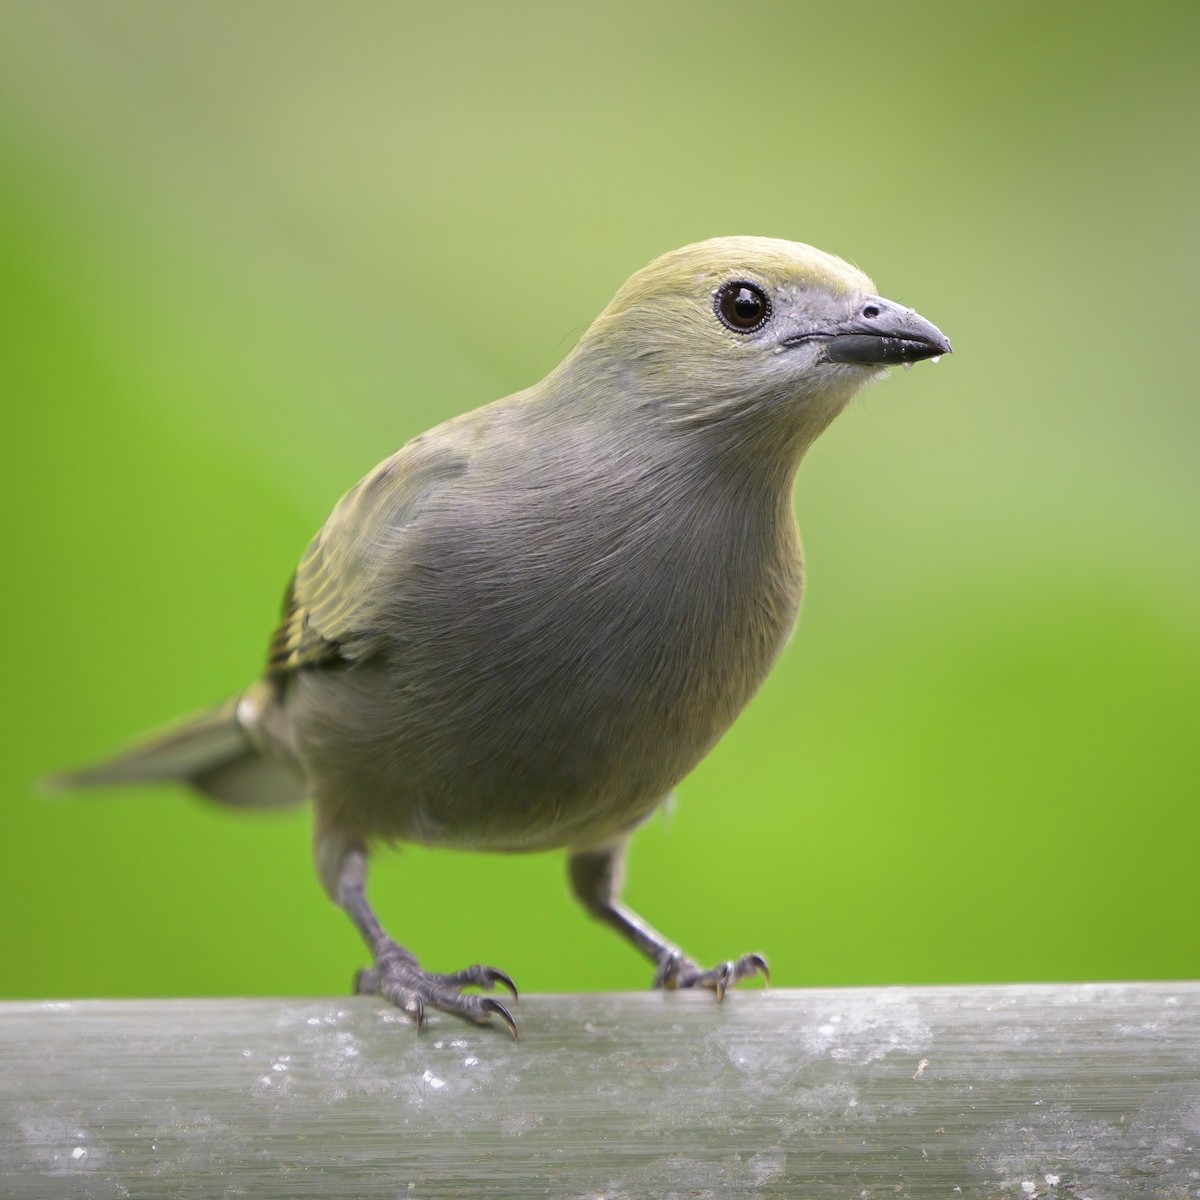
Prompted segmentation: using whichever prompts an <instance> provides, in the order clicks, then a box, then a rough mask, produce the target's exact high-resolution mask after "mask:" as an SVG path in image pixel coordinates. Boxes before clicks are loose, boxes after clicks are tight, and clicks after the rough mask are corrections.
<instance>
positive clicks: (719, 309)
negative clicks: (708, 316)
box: [713, 279, 771, 333]
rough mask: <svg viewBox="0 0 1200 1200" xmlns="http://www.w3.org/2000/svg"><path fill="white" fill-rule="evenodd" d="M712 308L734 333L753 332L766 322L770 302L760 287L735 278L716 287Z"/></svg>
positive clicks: (769, 313) (769, 312) (769, 311)
mask: <svg viewBox="0 0 1200 1200" xmlns="http://www.w3.org/2000/svg"><path fill="white" fill-rule="evenodd" d="M713 310H714V311H715V312H716V314H717V316H718V317H720V318H721V320H722V321H724V323H725V324H726V325H728V326H729V328H730V329H732V330H733V331H734V332H735V333H753V332H754V331H755V330H756V329H761V328H762V327H763V326H764V325H765V324H766V323H767V318H768V317H769V316H770V315H771V302H770V301H769V300H768V299H767V297H766V294H765V293H764V292H763V290H762V289H761V288H759V287H756V286H755V285H754V284H752V283H745V282H743V281H742V280H740V279H735V280H734V281H733V282H732V283H723V284H721V286H720V287H719V288H717V294H716V295H715V296H714V297H713Z"/></svg>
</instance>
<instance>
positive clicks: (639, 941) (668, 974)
mask: <svg viewBox="0 0 1200 1200" xmlns="http://www.w3.org/2000/svg"><path fill="white" fill-rule="evenodd" d="M624 857H625V844H624V843H623V842H622V843H620V844H619V845H614V846H607V847H604V848H602V849H599V850H582V851H577V852H576V853H574V854H572V855H571V857H570V859H569V860H568V864H567V869H568V872H569V874H570V878H571V888H572V890H573V891H574V893H575V895H576V896H577V897H578V898H579V901H580V902H581V903H582V904H583V906H584V908H586V909H587V910H588V912H589V913H591V914H592V916H593V917H596V918H597V919H598V920H601V921H603V922H604V923H605V924H606V925H610V926H611V927H612V928H613V929H615V930H616V931H617V932H618V933H619V934H620V935H621V936H622V937H623V938H625V940H626V941H629V942H632V943H633V945H634V946H636V947H637V948H638V949H639V950H640V951H641V952H642V953H643V954H644V955H645V956H646V957H647V958H648V959H650V961H651V962H653V963H654V965H655V968H656V970H655V973H654V986H655V987H658V988H692V987H703V988H710V989H711V990H712V991H714V992H716V994H717V999H718V1000H723V999H724V998H725V989H726V988H727V987H730V986H731V985H733V984H736V983H737V982H738V981H739V980H742V979H747V978H749V977H750V976H751V975H762V976H763V978H764V979H766V980H767V981H768V982H769V981H770V978H771V973H770V970H769V969H768V967H767V960H766V959H765V958H763V956H762V955H761V954H743V955H742V956H741V958H735V959H730V960H729V961H727V962H723V963H720V964H719V965H718V966H715V967H713V968H711V969H710V970H707V971H706V970H704V968H703V967H701V966H699V965H698V964H697V963H696V962H694V961H693V960H692V959H690V958H688V956H687V955H686V954H684V953H683V951H682V950H680V949H679V947H678V946H675V945H673V944H672V943H671V942H669V941H667V939H666V938H665V937H663V935H662V934H661V933H659V932H658V930H657V929H654V928H653V927H651V926H650V925H647V924H646V922H645V921H643V920H642V918H641V917H639V916H638V915H637V913H635V912H634V911H633V910H632V909H630V908H626V906H625V905H624V904H622V903H621V902H620V899H619V896H620V892H621V882H622V875H623V870H622V868H623V863H624Z"/></svg>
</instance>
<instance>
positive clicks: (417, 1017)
mask: <svg viewBox="0 0 1200 1200" xmlns="http://www.w3.org/2000/svg"><path fill="white" fill-rule="evenodd" d="M404 1011H405V1012H406V1013H408V1014H409V1016H411V1017H412V1019H413V1023H414V1024H415V1025H416V1027H417V1032H418V1033H420V1032H421V1029H422V1027H423V1026H424V1024H425V1001H424V1000H422V999H421V994H420V992H413V994H412V995H411V996H410V997H409V998H408V999H407V1000H406V1001H405V1002H404Z"/></svg>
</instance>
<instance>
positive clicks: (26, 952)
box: [0, 0, 1200, 996]
mask: <svg viewBox="0 0 1200 1200" xmlns="http://www.w3.org/2000/svg"><path fill="white" fill-rule="evenodd" d="M1198 35H1200V8H1198V7H1197V6H1196V5H1195V4H1194V3H1191V2H1188V3H1182V4H1175V5H1172V4H1169V3H1168V4H1158V5H1151V6H1144V7H1142V8H1140V9H1137V10H1136V11H1135V9H1133V8H1131V7H1129V6H1128V5H1118V4H1104V3H1101V4H1089V5H1082V4H1064V5H1057V6H1056V5H1046V4H1036V5H1035V4H1032V3H1016V4H1005V5H987V4H983V5H957V4H951V3H941V4H927V3H920V2H919V0H918V2H916V3H914V4H910V5H906V6H904V7H903V8H897V7H896V6H895V5H891V4H884V3H881V2H878V0H868V2H866V3H862V4H858V5H854V6H853V7H847V6H816V5H809V4H802V3H799V4H784V3H763V4H759V5H757V6H754V7H752V8H746V7H742V8H736V7H731V6H729V5H727V4H709V3H690V4H686V5H684V4H675V5H670V4H661V5H654V4H608V5H601V6H595V5H593V6H574V7H572V6H563V5H555V4H544V5H490V4H482V3H478V4H472V3H467V4H457V5H443V6H432V5H421V6H418V5H401V4H390V5H389V4H382V3H380V4H363V3H347V4H340V5H317V4H307V5H303V4H294V3H282V2H281V0H275V2H271V3H264V2H260V3H255V4H242V3H240V2H235V0H224V2H206V3H200V4H189V5H179V4H160V3H154V2H150V0H147V2H145V3H132V2H129V0H107V2H106V3H104V4H93V3H89V2H88V0H77V2H72V3H61V2H53V0H40V2H38V3H14V2H12V0H7V2H6V3H3V4H2V5H0V278H2V280H3V285H2V288H0V305H2V306H3V312H0V393H2V395H3V397H4V424H5V429H6V436H5V438H4V447H5V453H4V457H5V470H4V475H3V487H4V489H5V497H4V513H5V517H4V520H5V526H4V529H5V533H4V541H5V556H4V563H5V585H6V586H5V589H4V626H5V629H6V632H7V639H6V640H7V650H6V660H7V661H6V678H7V683H8V703H7V705H6V716H5V720H4V725H5V732H4V738H3V759H2V762H0V770H2V779H3V792H2V795H0V844H3V845H4V846H5V847H6V851H7V852H6V854H5V864H6V865H5V870H4V872H3V875H2V876H0V901H2V902H3V906H4V912H5V919H4V921H3V922H0V964H2V965H0V995H5V996H44V995H50V996H59V995H105V996H117V995H139V994H140V995H145V994H148V995H173V994H180V993H188V994H198V995H204V994H216V993H243V994H246V993H329V992H335V993H336V992H340V991H344V990H345V989H346V988H347V987H348V985H349V981H350V977H351V973H352V970H353V969H354V967H356V966H358V965H360V964H361V963H362V961H363V952H362V950H361V948H360V946H359V945H358V944H357V941H356V938H355V935H354V934H353V932H352V930H351V929H350V927H349V925H348V923H347V922H346V921H345V919H344V918H343V917H342V916H341V914H339V913H338V912H337V911H336V910H334V909H333V908H332V906H330V905H329V904H328V903H327V902H326V901H325V899H324V898H323V897H322V895H321V893H320V890H319V888H318V886H317V884H316V881H315V878H314V876H313V874H312V871H311V868H310V865H309V861H308V818H307V814H306V813H305V812H301V811H298V812H296V813H293V814H290V815H285V816H282V817H279V816H274V817H267V816H259V817H245V816H238V815H236V814H230V813H227V812H225V811H221V810H218V809H215V808H213V807H211V806H207V805H205V804H203V803H200V802H191V801H189V800H187V799H186V798H185V797H184V796H183V795H181V794H174V793H172V792H171V791H170V790H168V789H160V790H156V791H146V792H136V791H130V792H128V793H122V794H117V795H104V796H82V797H65V798H55V799H54V800H52V801H51V800H47V799H44V798H41V797H39V796H38V795H37V794H36V793H35V791H34V789H33V787H32V785H31V781H32V780H34V779H35V778H36V777H38V776H39V775H41V774H43V773H46V772H48V771H51V770H53V769H56V768H60V767H64V766H67V765H73V764H78V763H80V762H84V761H88V760H90V759H93V758H95V757H98V756H101V755H103V754H105V753H106V752H108V751H110V750H112V749H113V748H115V747H117V746H119V745H120V744H121V743H122V742H123V741H124V740H125V739H127V738H128V737H130V736H131V735H134V734H136V733H138V732H140V731H142V730H143V729H145V728H147V727H151V726H154V725H157V724H161V723H163V722H164V721H166V720H168V719H170V718H171V717H173V716H174V715H176V714H179V713H182V712H186V711H188V710H190V709H194V708H197V707H201V706H203V705H204V704H207V703H209V702H210V701H213V700H216V699H219V698H221V697H223V696H224V695H226V694H228V693H230V692H232V691H233V690H235V689H236V688H238V687H239V686H240V685H241V684H243V683H244V682H246V681H247V680H249V679H250V678H251V677H252V676H253V675H254V674H255V673H256V671H257V670H258V669H259V665H260V663H261V660H262V655H263V652H264V648H265V645H266V640H267V637H268V635H269V633H270V631H271V628H272V623H273V621H274V618H275V613H276V609H277V605H278V603H279V599H280V596H281V594H282V590H283V586H284V584H285V582H286V579H287V577H288V574H289V572H290V570H291V568H292V566H293V564H294V562H295V559H296V557H297V556H298V554H299V552H300V550H301V549H302V547H303V546H304V544H305V542H306V541H307V539H308V537H309V536H310V535H311V533H312V532H313V530H314V529H315V528H316V527H317V526H318V525H319V523H320V521H321V520H322V519H323V517H324V515H325V513H326V512H327V511H328V509H329V507H330V506H331V504H332V503H333V501H334V500H335V499H336V498H337V496H338V495H339V494H340V493H341V492H342V491H344V490H345V489H346V487H348V486H349V485H350V484H351V483H353V482H354V480H355V479H357V478H358V477H359V476H360V475H361V474H362V473H363V472H364V471H365V470H367V469H368V468H369V467H370V466H372V465H373V464H374V463H375V462H376V461H377V460H378V459H380V458H381V457H383V456H384V455H385V454H386V453H388V452H390V451H391V450H392V449H393V448H395V447H396V446H397V445H398V444H400V443H401V442H402V441H404V440H405V439H407V438H408V437H410V436H412V435H413V434H415V433H417V432H419V431H420V430H421V429H423V428H425V427H427V426H429V425H430V424H433V423H435V422H437V421H440V420H442V419H444V418H446V417H448V416H450V415H452V414H454V413H457V412H460V411H462V410H464V409H468V408H471V407H474V406H476V405H478V404H480V403H483V402H485V401H488V400H491V399H493V398H495V397H496V396H499V395H502V394H504V393H506V392H508V391H511V390H513V389H515V388H518V387H520V386H523V385H525V384H527V383H529V382H531V381H533V380H534V379H536V378H538V377H540V376H541V375H542V374H543V373H544V372H545V371H546V370H547V369H548V368H550V367H551V366H552V365H553V364H554V363H555V362H556V361H557V360H558V359H559V358H560V357H561V356H562V355H563V353H564V352H565V350H566V349H567V348H568V347H569V346H570V344H571V343H572V340H573V339H574V338H575V337H576V336H577V334H578V332H579V331H580V330H581V329H582V328H583V327H584V326H586V324H587V322H588V321H589V320H590V319H591V318H592V316H594V315H595V313H596V312H598V311H599V309H600V308H601V307H602V306H603V305H604V304H605V303H606V302H607V300H608V298H609V297H610V295H611V294H612V292H613V291H614V290H615V288H616V287H617V285H618V284H620V283H621V282H622V280H623V279H624V278H625V277H626V276H627V275H628V274H629V273H630V272H631V271H633V270H635V269H637V268H638V267H640V266H642V265H643V264H644V263H645V262H647V261H648V260H649V259H650V258H651V257H653V256H654V255H655V254H657V253H659V252H661V251H663V250H667V249H670V248H672V247H674V246H676V245H680V244H682V243H684V242H688V241H692V240H694V239H697V238H700V237H705V236H709V235H712V234H717V233H762V234H769V235H776V236H783V237H791V238H796V239H799V240H804V241H810V242H813V243H815V244H817V245H819V246H821V247H823V248H825V249H828V250H831V251H834V252H835V253H839V254H842V255H844V256H846V257H848V258H852V259H853V260H855V261H856V262H858V263H859V264H860V265H862V266H864V268H866V269H867V270H868V271H869V272H870V273H871V274H872V275H873V276H874V278H875V280H876V282H877V283H878V285H879V287H880V290H881V291H882V292H883V293H884V294H886V295H889V296H892V297H893V298H895V299H898V300H901V301H903V302H905V303H909V304H912V305H914V306H915V307H917V308H918V309H919V310H920V311H921V312H923V313H924V314H925V315H927V316H928V317H930V318H931V319H932V320H934V321H936V322H937V323H938V324H939V325H941V326H942V328H943V329H945V330H946V331H947V333H948V334H949V335H950V336H951V337H952V338H953V340H954V345H955V350H956V353H955V355H954V356H953V358H951V359H949V360H947V361H945V362H943V363H942V364H940V365H939V366H938V367H936V368H931V367H929V366H927V365H923V366H921V367H919V368H918V369H916V370H914V371H912V372H911V373H909V374H901V373H897V374H896V375H895V376H894V377H893V378H891V379H890V380H889V381H888V382H887V383H886V384H884V385H883V386H882V388H881V389H878V390H875V391H874V392H872V393H870V394H869V395H867V396H866V397H865V398H864V399H863V400H862V401H861V402H859V403H857V404H856V405H855V407H854V408H853V409H852V410H851V411H850V412H849V413H848V414H846V415H845V416H844V417H843V418H842V419H841V420H840V421H839V422H838V423H837V425H836V426H835V427H834V428H833V429H832V430H831V431H830V432H829V433H828V434H827V435H826V436H825V438H824V439H823V440H822V442H821V443H820V444H819V445H818V446H817V447H816V448H815V450H814V451H813V453H812V454H811V455H810V457H809V460H808V462H807V463H806V464H805V466H804V469H803V470H802V471H801V475H800V483H799V487H798V491H797V505H798V510H799V512H800V515H801V519H802V526H803V529H804V532H805V539H806V547H807V551H808V561H809V594H808V597H807V599H806V602H805V609H804V613H803V616H802V619H801V622H800V628H799V632H798V634H797V636H796V638H795V640H794V641H793V643H792V645H791V647H790V649H789V650H788V653H787V654H786V656H785V658H784V661H783V662H782V663H781V665H780V666H779V668H778V669H777V671H776V672H775V674H774V675H773V676H772V678H771V680H770V681H769V683H768V685H767V686H766V688H765V689H764V691H763V693H762V695H761V696H760V697H759V698H758V699H757V700H756V702H755V703H754V704H753V705H752V707H751V709H750V710H749V711H748V713H747V714H746V715H745V716H744V718H743V719H742V720H741V721H740V722H739V724H738V725H737V726H736V727H735V729H734V730H733V732H732V733H731V734H730V735H729V736H728V737H727V738H726V740H725V741H724V743H723V744H722V745H721V746H720V747H719V748H718V749H717V751H716V752H715V753H714V754H713V755H712V756H711V757H710V758H709V759H708V760H707V761H706V762H705V763H704V764H703V765H702V767H701V768H700V769H699V770H698V771H697V772H696V773H695V774H694V775H693V776H692V777H691V778H690V779H688V780H687V781H686V782H685V783H684V784H683V786H682V787H681V788H680V796H679V805H678V808H677V809H676V810H675V812H674V813H673V814H672V815H671V816H670V817H669V818H667V819H664V820H655V821H654V822H652V823H651V824H650V825H649V826H648V827H647V828H646V829H645V830H643V831H642V833H641V834H640V835H639V836H638V838H637V840H636V844H635V847H634V850H633V852H632V856H631V864H630V881H629V886H628V891H627V898H628V899H629V900H630V902H631V903H632V904H634V905H635V906H636V907H637V908H639V909H640V910H641V911H643V912H644V913H645V915H646V916H647V917H648V918H649V919H650V920H652V921H653V922H654V923H655V924H657V925H659V926H660V927H661V928H663V929H664V930H666V931H667V932H669V933H670V934H671V935H672V936H673V937H675V938H677V939H678V940H680V941H681V942H682V943H683V944H684V945H685V946H687V947H688V948H689V949H691V950H692V951H693V952H694V953H696V954H697V955H698V956H701V957H703V958H705V959H714V958H716V957H719V956H726V955H730V954H736V953H739V952H741V951H743V950H747V949H752V948H761V949H763V950H765V951H766V952H768V953H769V954H770V956H771V958H772V962H773V965H774V969H775V978H776V980H777V981H778V982H779V983H781V984H785V985H799V984H834V983H836V984H850V983H900V982H909V981H967V980H1015V979H1079V978H1106V979H1108V978H1126V977H1175V976H1189V975H1190V976H1194V975H1196V974H1198V973H1200V917H1198V914H1200V884H1198V883H1197V871H1196V853H1197V845H1198V843H1200V836H1198V835H1200V804H1198V803H1197V800H1198V792H1200V787H1198V772H1197V767H1198V765H1200V764H1198V757H1200V752H1198V750H1197V745H1198V742H1200V739H1198V738H1197V684H1198V682H1200V622H1198V620H1197V615H1198V612H1200V607H1198V602H1200V555H1197V552H1196V551H1197V533H1198V531H1200V520H1198V516H1200V511H1198V510H1200V485H1198V482H1197V472H1196V466H1195V459H1196V444H1197V442H1196V435H1197V426H1198V424H1200V417H1198V411H1200V410H1198V406H1197V386H1196V365H1195V363H1196V360H1195V355H1194V353H1193V348H1192V343H1193V341H1194V334H1189V333H1188V330H1189V329H1190V328H1191V322H1192V320H1193V319H1194V318H1193V308H1194V305H1193V292H1194V287H1195V278H1196V269H1197V265H1198V261H1200V253H1198V250H1200V224H1198V222H1197V220H1196V213H1197V200H1198V196H1200V189H1198V187H1197V183H1198V176H1200V156H1198V155H1197V154H1196V153H1195V149H1196V134H1195V116H1196V113H1197V111H1200V75H1198V74H1197V72H1196V70H1195V62H1194V56H1195V46H1196V44H1197V36H1198ZM373 878H374V884H375V892H374V894H375V896H376V899H377V902H378V905H379V907H380V909H381V912H382V914H383V916H384V919H385V923H386V924H388V925H389V927H390V928H391V929H392V930H393V931H394V932H395V934H396V935H397V936H398V937H399V938H401V939H402V940H403V941H405V942H406V943H408V944H410V945H411V946H413V947H414V948H415V949H416V950H417V952H418V953H420V954H421V955H422V957H423V958H424V960H425V961H426V963H427V964H428V965H430V966H431V967H433V968H435V969H449V968H453V967H458V966H460V965H463V964H465V963H467V962H474V961H477V960H479V959H482V960H484V961H487V962H495V963H498V964H499V965H502V966H503V967H504V968H505V969H506V970H509V971H511V972H512V974H513V975H514V977H515V978H516V979H517V980H518V981H519V982H520V983H521V985H522V986H523V987H524V988H526V989H549V990H565V989H576V988H602V987H617V988H626V987H639V986H643V985H645V984H646V983H648V981H649V975H650V972H649V970H648V968H647V967H646V965H645V964H644V963H642V962H640V961H639V960H638V959H637V958H636V956H635V955H634V954H633V953H632V952H630V951H629V950H628V948H627V947H625V946H624V945H622V944H620V943H619V942H618V941H617V939H615V938H614V937H612V935H611V934H609V933H608V932H606V931H604V930H602V929H600V928H598V927H595V926H593V925H592V924H590V923H589V922H588V921H587V919H586V918H585V917H584V916H583V915H582V913H581V912H580V911H579V910H578V909H577V908H576V907H575V906H574V905H572V904H571V903H570V902H569V901H568V900H567V898H566V894H565V885H564V882H563V875H562V862H561V859H560V857H559V856H555V855H542V856H533V857H528V858H497V857H489V856H482V855H479V856H472V855H459V854H450V853H442V852H436V853H435V852H429V851H425V850H421V849H414V848H404V849H403V850H402V852H401V854H400V855H399V856H398V857H393V856H389V855H381V856H379V858H378V859H377V864H376V869H375V874H374V877H373Z"/></svg>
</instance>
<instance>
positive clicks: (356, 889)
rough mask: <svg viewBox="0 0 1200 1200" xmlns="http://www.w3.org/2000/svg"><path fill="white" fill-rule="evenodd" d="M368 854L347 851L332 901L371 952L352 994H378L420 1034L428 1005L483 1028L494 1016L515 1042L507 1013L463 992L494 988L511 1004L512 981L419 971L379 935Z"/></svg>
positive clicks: (488, 972)
mask: <svg viewBox="0 0 1200 1200" xmlns="http://www.w3.org/2000/svg"><path fill="white" fill-rule="evenodd" d="M366 882H367V854H366V851H365V849H363V847H362V846H357V845H354V846H348V847H346V849H345V850H344V852H343V854H342V857H341V860H340V864H339V869H338V876H337V896H336V899H337V901H338V903H339V904H341V906H342V907H343V908H344V909H345V910H346V912H347V913H348V914H349V916H350V919H351V920H352V921H353V922H354V924H355V926H356V927H357V929H358V932H359V933H361V934H362V937H363V941H365V942H366V943H367V946H368V947H369V948H370V950H371V957H372V959H373V960H374V965H373V966H371V967H367V968H366V969H364V970H362V971H359V972H358V975H357V976H356V977H355V982H354V990H355V991H356V992H359V993H365V994H371V995H380V996H382V997H383V998H384V999H385V1000H390V1001H391V1002H392V1003H393V1004H395V1005H396V1006H397V1007H399V1008H402V1009H404V1011H405V1012H407V1013H409V1014H410V1015H411V1016H412V1018H413V1020H414V1021H416V1023H417V1028H418V1029H420V1028H421V1025H422V1024H423V1022H424V1020H425V1009H426V1007H427V1006H430V1005H432V1006H433V1007H434V1008H439V1009H441V1010H442V1012H448V1013H454V1014H456V1015H457V1016H460V1017H466V1018H467V1019H468V1020H471V1021H477V1022H479V1023H480V1024H484V1023H486V1022H487V1021H488V1020H489V1019H490V1018H491V1016H492V1015H493V1013H494V1014H495V1015H496V1016H498V1017H499V1018H500V1019H501V1020H502V1021H503V1022H504V1023H505V1024H506V1025H507V1026H508V1030H509V1032H510V1033H511V1034H512V1035H513V1037H514V1038H515V1037H516V1036H517V1024H516V1022H515V1021H514V1020H513V1017H512V1013H510V1012H509V1011H508V1009H507V1008H506V1007H505V1006H504V1005H503V1004H501V1003H500V1001H499V1000H494V999H493V998H492V997H491V996H476V995H474V994H470V993H464V992H463V990H462V989H463V988H465V987H472V986H473V987H480V988H484V989H485V990H487V991H491V990H492V988H493V987H495V985H496V984H500V985H501V986H502V987H506V988H507V989H508V990H509V991H510V992H511V993H512V996H513V999H514V1000H515V999H516V998H517V989H516V986H515V985H514V984H513V981H512V980H511V979H510V978H509V977H508V976H507V975H506V974H505V973H504V972H503V971H499V970H497V969H496V968H495V967H485V966H481V965H479V964H476V965H475V966H473V967H466V968H464V969H463V970H461V971H454V972H452V973H451V974H449V975H436V974H434V973H432V972H430V971H423V970H422V969H421V965H420V963H418V962H417V959H416V956H415V955H414V954H412V953H411V952H410V951H408V950H406V949H405V948H404V947H403V946H401V945H400V944H399V943H398V942H395V941H393V940H392V939H391V938H390V937H388V935H387V934H386V933H384V931H383V926H382V925H380V924H379V920H378V918H377V917H376V916H375V913H374V912H373V911H372V909H371V906H370V905H369V904H368V903H367V895H366Z"/></svg>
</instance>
